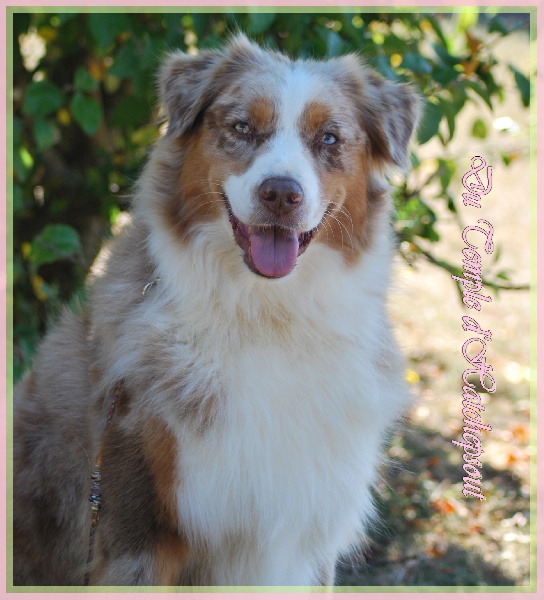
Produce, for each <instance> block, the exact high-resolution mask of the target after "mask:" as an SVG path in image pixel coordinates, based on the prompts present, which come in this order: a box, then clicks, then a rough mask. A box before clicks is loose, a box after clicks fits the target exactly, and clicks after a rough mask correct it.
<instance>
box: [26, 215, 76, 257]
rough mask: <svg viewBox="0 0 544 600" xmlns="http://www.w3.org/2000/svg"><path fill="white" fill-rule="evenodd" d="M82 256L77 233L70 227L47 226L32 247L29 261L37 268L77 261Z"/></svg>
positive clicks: (35, 239)
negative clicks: (58, 261) (58, 262)
mask: <svg viewBox="0 0 544 600" xmlns="http://www.w3.org/2000/svg"><path fill="white" fill-rule="evenodd" d="M80 255H81V244H80V241H79V235H78V233H77V231H76V230H75V229H74V228H73V227H70V226H69V225H47V226H46V227H45V228H44V229H43V231H42V232H41V233H40V234H39V235H38V236H36V237H35V238H34V240H33V241H32V243H31V245H30V256H29V259H30V261H31V263H32V265H33V266H34V267H35V268H37V267H40V266H41V265H45V264H48V263H53V262H56V261H57V260H66V259H75V258H78V257H79V256H80Z"/></svg>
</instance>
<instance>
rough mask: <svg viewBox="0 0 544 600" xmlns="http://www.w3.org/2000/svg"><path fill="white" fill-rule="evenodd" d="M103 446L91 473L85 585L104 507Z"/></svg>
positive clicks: (112, 411)
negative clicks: (102, 494)
mask: <svg viewBox="0 0 544 600" xmlns="http://www.w3.org/2000/svg"><path fill="white" fill-rule="evenodd" d="M121 386H122V382H121V381H119V382H118V384H117V387H116V389H115V393H114V395H113V400H112V401H111V405H110V408H109V410H108V418H107V419H106V426H105V427H104V433H106V431H107V430H108V427H109V426H110V423H111V420H112V418H113V415H114V414H115V407H116V405H117V400H118V399H119V393H120V391H121ZM102 449H103V448H102V447H101V448H100V451H99V453H98V456H97V457H96V463H95V465H94V471H93V472H92V473H91V479H92V483H91V495H90V496H89V502H90V503H91V531H90V533H89V553H88V555H87V568H86V571H85V577H84V580H83V585H89V578H90V575H91V564H92V562H93V558H94V548H95V542H96V530H97V528H98V517H99V515H100V509H101V508H102V500H101V491H100V480H101V477H100V470H101V468H102Z"/></svg>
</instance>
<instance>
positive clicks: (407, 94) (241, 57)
mask: <svg viewBox="0 0 544 600" xmlns="http://www.w3.org/2000/svg"><path fill="white" fill-rule="evenodd" d="M160 87H161V95H162V101H163V105H164V106H165V109H166V112H167V116H168V119H169V125H168V133H167V137H169V138H170V139H171V140H177V141H179V142H180V143H182V144H183V145H184V146H185V147H186V148H187V152H186V154H185V158H184V161H183V164H182V166H181V174H180V177H179V188H180V189H179V191H180V195H179V197H178V200H177V201H175V202H174V204H173V205H171V206H170V207H169V209H168V212H169V219H170V220H171V221H172V222H173V223H174V222H175V223H176V226H177V228H178V231H179V234H180V235H181V233H182V230H185V229H186V227H187V225H188V223H187V221H188V220H191V221H195V220H197V221H198V220H206V219H211V218H218V217H220V216H221V215H223V217H224V218H225V219H226V218H228V219H229V221H230V224H231V226H232V232H233V243H234V242H236V243H237V244H238V246H239V247H240V248H241V249H242V251H243V257H244V261H245V263H246V265H247V266H248V267H249V268H250V269H251V270H252V271H253V272H254V273H256V274H258V275H260V276H263V277H268V278H279V277H283V276H286V275H288V274H289V273H290V272H291V271H292V269H293V268H294V266H295V264H296V262H297V258H298V256H300V255H301V254H302V253H303V252H304V251H305V250H306V249H307V248H308V246H309V245H310V243H317V242H320V243H325V244H328V245H330V246H332V247H334V248H336V249H338V250H339V251H341V252H343V254H344V256H345V258H346V260H347V261H348V262H349V261H351V260H355V259H356V258H357V256H358V255H359V254H360V253H361V252H363V251H364V249H365V247H366V246H367V244H368V241H369V239H370V236H371V233H372V218H373V214H374V213H375V212H376V209H377V208H378V206H379V204H380V200H381V199H382V196H383V193H384V187H383V183H380V181H381V174H382V173H383V170H384V168H385V167H386V166H387V165H388V164H397V165H399V166H403V165H404V163H405V162H406V154H407V145H408V142H409V139H410V136H411V134H412V130H413V127H414V125H415V123H416V121H417V113H418V101H417V98H416V96H415V95H414V94H413V92H412V91H411V90H410V89H409V88H407V87H405V86H400V85H395V84H392V83H390V82H386V81H385V80H383V79H382V78H380V77H378V76H377V75H376V74H374V73H373V72H372V71H370V70H368V69H367V68H366V67H364V66H363V65H361V64H360V62H359V61H358V59H357V58H356V57H354V56H347V57H343V58H339V59H335V60H331V61H328V62H316V61H295V62H293V61H290V60H289V59H287V58H286V57H284V56H282V55H280V54H277V53H272V52H268V51H264V50H262V49H261V48H259V47H258V46H256V45H254V44H251V43H250V42H249V41H248V40H247V39H246V38H244V37H238V38H236V39H235V40H234V41H233V42H232V43H231V44H230V45H229V46H228V47H227V48H226V49H225V50H224V51H221V52H220V51H209V52H203V53H202V54H200V55H199V56H196V57H190V56H187V55H184V54H181V53H179V54H174V55H171V56H170V58H169V60H168V61H167V62H166V64H165V65H164V67H163V69H162V72H161V76H160Z"/></svg>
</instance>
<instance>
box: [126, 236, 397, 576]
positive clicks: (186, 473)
mask: <svg viewBox="0 0 544 600" xmlns="http://www.w3.org/2000/svg"><path fill="white" fill-rule="evenodd" d="M209 227H210V225H209V224H208V228H209ZM215 234H216V235H214V236H206V243H207V244H208V246H210V242H209V240H210V239H211V240H217V239H218V238H219V242H218V244H219V245H220V243H221V241H222V240H221V239H220V235H218V232H217V231H216V232H215ZM212 243H213V242H212ZM193 250H194V251H193V252H192V253H191V252H185V253H180V254H177V255H175V256H173V260H172V262H170V263H165V262H164V258H163V262H162V267H163V272H162V273H161V275H162V279H163V283H161V285H160V286H159V288H158V289H157V290H156V291H154V292H153V293H154V294H156V302H154V303H153V304H152V305H151V306H150V307H149V308H146V309H145V314H144V313H142V320H145V322H146V324H147V325H146V328H149V327H150V326H151V327H152V328H153V329H154V333H153V334H151V335H150V336H148V337H150V338H151V337H153V335H155V336H156V337H157V336H158V337H159V338H160V339H161V340H163V341H162V342H161V343H162V344H163V345H164V344H167V345H166V346H164V348H163V350H164V356H168V361H166V364H169V365H171V367H170V369H173V371H174V372H171V373H170V376H172V377H175V371H176V370H179V373H180V374H183V376H182V377H181V375H180V377H181V378H182V379H183V385H182V386H180V387H179V388H177V392H176V393H177V394H179V401H178V402H174V403H171V398H170V399H169V405H170V406H171V410H169V409H168V408H167V406H166V403H164V404H163V405H162V406H161V408H160V411H161V412H162V413H163V415H164V417H166V419H167V421H168V422H169V423H170V424H171V428H172V430H173V433H174V434H175V435H176V437H177V439H178V453H177V455H178V472H179V486H178V491H177V503H178V507H179V518H180V527H181V528H182V529H183V531H184V532H185V533H188V534H189V537H190V538H192V540H191V539H190V540H189V541H190V542H191V541H193V542H194V543H202V540H205V541H206V542H205V543H206V548H207V553H208V554H210V556H211V559H210V564H211V565H213V567H210V568H211V573H210V580H211V581H213V582H214V583H215V584H216V585H236V584H245V585H310V584H312V583H315V581H316V569H318V568H319V565H320V564H330V563H331V561H332V562H334V560H335V558H336V556H337V555H338V553H339V552H342V551H345V550H348V549H349V545H350V544H351V543H353V542H355V541H356V539H357V534H358V532H359V531H360V530H361V529H362V527H361V525H362V523H363V522H364V521H368V519H369V517H371V515H372V500H371V494H370V487H371V486H372V484H373V483H374V481H375V473H376V466H377V464H378V462H379V453H380V446H381V443H382V442H383V435H384V432H385V430H386V429H387V428H388V427H389V426H391V425H393V424H394V419H395V417H396V416H398V413H399V411H400V409H401V408H402V406H403V405H404V402H405V394H404V390H403V385H402V372H400V374H399V371H401V370H399V366H400V364H399V360H398V356H397V353H396V350H395V344H394V340H393V339H392V338H391V336H390V333H389V328H388V325H387V321H386V318H385V316H384V311H383V292H382V288H383V287H384V286H385V277H384V272H385V269H384V268H383V265H384V261H382V260H379V258H380V257H379V256H377V257H376V256H374V257H371V258H370V259H369V260H367V261H366V262H365V264H362V265H360V266H358V267H357V268H352V270H351V272H349V273H348V272H347V271H346V272H345V273H343V271H342V267H341V266H340V265H341V259H339V257H338V256H337V253H335V252H333V251H331V250H330V249H328V248H324V247H321V246H319V245H315V246H313V247H310V248H309V250H308V251H307V253H306V255H304V256H302V257H301V260H300V263H301V268H300V270H299V273H295V274H293V276H292V277H290V279H288V280H286V282H285V283H283V282H282V283H281V285H277V283H278V282H268V281H265V280H263V281H259V282H258V285H255V283H254V282H255V276H254V275H253V274H252V273H250V272H249V271H247V269H245V267H244V265H240V264H239V256H235V257H234V259H233V257H232V256H231V254H229V253H227V254H225V255H224V257H223V260H222V261H218V260H217V253H215V257H214V260H213V261H212V260H208V259H207V257H209V256H210V255H211V254H212V253H213V252H212V251H210V248H209V247H207V248H205V250H206V251H202V248H198V243H195V244H193ZM212 250H213V249H212ZM160 254H161V256H162V257H164V256H165V253H164V252H161V253H160ZM387 254H388V253H385V254H384V256H385V257H386V258H387ZM303 260H304V261H307V264H304V267H305V268H304V269H303V268H302V264H303ZM310 261H311V262H310ZM313 264H316V265H318V266H319V269H320V270H322V272H323V273H324V275H323V277H319V276H317V277H316V273H315V272H314V273H312V270H311V269H312V265H313ZM246 271H247V273H246ZM358 271H359V272H358ZM187 273H193V276H192V277H191V279H190V281H189V280H188V279H187V277H186V276H185V275H183V274H187ZM195 273H199V276H198V277H195V276H194V274H195ZM233 273H235V275H233ZM330 273H335V275H334V283H333V284H332V285H331V282H330V281H327V277H328V275H329V274H330ZM178 274H182V276H181V277H180V276H179V275H178ZM305 278H306V279H305ZM266 286H268V287H266ZM172 290H176V293H175V296H174V295H173V294H172ZM263 290H266V294H265V293H264V292H263ZM150 324H151V325H150ZM173 324H174V325H173ZM164 340H169V341H168V343H167V342H165V341H164ZM168 344H169V345H168ZM122 362H123V363H124V366H125V367H126V365H127V364H129V363H132V364H135V365H139V366H138V368H140V369H141V368H142V363H141V362H138V361H133V360H132V359H131V357H130V349H129V348H128V347H127V348H126V350H125V352H124V360H123V361H122ZM119 368H120V369H122V368H124V367H123V364H121V363H119ZM144 368H145V367H144ZM195 394H196V396H197V397H198V396H199V394H200V395H201V396H202V397H205V398H206V399H211V400H213V403H214V412H213V415H214V417H213V419H212V421H211V422H210V424H209V426H207V427H204V428H195V427H194V426H192V425H191V421H190V420H189V421H187V420H184V419H181V418H179V407H180V406H181V405H183V403H184V402H185V400H186V399H187V397H195ZM159 396H160V394H158V393H157V390H151V391H150V395H149V397H150V398H151V397H153V398H154V400H153V402H157V400H158V398H159ZM154 410H157V404H155V407H154ZM225 549H227V550H225Z"/></svg>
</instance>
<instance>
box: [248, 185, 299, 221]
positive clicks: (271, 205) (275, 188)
mask: <svg viewBox="0 0 544 600" xmlns="http://www.w3.org/2000/svg"><path fill="white" fill-rule="evenodd" d="M259 199H260V201H261V204H262V205H263V206H266V208H267V209H268V210H269V211H270V212H273V213H274V214H275V215H278V216H280V215H285V214H287V213H289V212H291V211H292V210H294V209H295V208H297V207H298V206H299V205H300V204H301V203H302V200H303V199H304V192H303V191H302V187H301V185H300V184H299V183H298V182H297V181H295V180H294V179H289V178H287V177H269V178H268V179H265V180H264V181H263V182H262V183H261V185H260V186H259Z"/></svg>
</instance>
